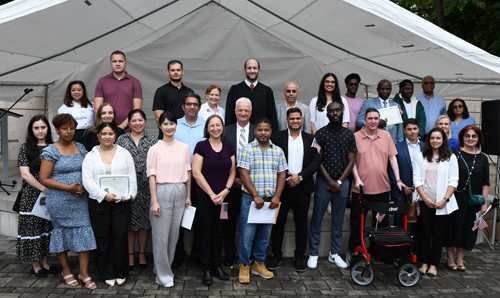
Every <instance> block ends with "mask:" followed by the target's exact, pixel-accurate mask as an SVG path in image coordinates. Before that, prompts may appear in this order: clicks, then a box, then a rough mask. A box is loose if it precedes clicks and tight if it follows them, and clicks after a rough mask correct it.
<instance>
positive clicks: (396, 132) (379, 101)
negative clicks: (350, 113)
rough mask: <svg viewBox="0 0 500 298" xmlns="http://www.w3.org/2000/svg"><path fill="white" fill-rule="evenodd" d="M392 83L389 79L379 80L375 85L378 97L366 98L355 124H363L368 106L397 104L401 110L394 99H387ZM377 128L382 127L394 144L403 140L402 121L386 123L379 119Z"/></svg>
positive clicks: (379, 106)
mask: <svg viewBox="0 0 500 298" xmlns="http://www.w3.org/2000/svg"><path fill="white" fill-rule="evenodd" d="M391 91H392V85H391V82H390V81H389V80H386V79H384V80H381V81H380V82H379V83H378V86H377V92H378V97H375V98H372V99H368V100H367V101H365V102H364V103H363V105H362V106H361V110H360V111H359V115H358V118H356V126H357V127H359V128H361V127H363V126H365V113H366V110H367V109H368V108H375V109H377V110H380V109H383V108H388V107H392V106H397V107H398V109H399V110H400V111H401V107H400V106H399V105H398V104H397V103H395V102H394V101H392V100H390V99H389V96H390V95H391ZM378 128H380V129H384V130H386V131H387V132H389V134H390V135H391V137H392V141H393V142H394V144H397V143H399V142H402V141H403V123H399V124H393V125H387V123H386V122H385V120H384V119H380V122H379V126H378Z"/></svg>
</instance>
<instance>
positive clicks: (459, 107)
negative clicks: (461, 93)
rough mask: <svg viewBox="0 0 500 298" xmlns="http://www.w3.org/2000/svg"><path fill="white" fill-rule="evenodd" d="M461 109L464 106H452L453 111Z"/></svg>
mask: <svg viewBox="0 0 500 298" xmlns="http://www.w3.org/2000/svg"><path fill="white" fill-rule="evenodd" d="M463 107H464V105H456V106H453V108H454V109H461V108H463Z"/></svg>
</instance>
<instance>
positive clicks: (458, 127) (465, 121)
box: [451, 116, 476, 139]
mask: <svg viewBox="0 0 500 298" xmlns="http://www.w3.org/2000/svg"><path fill="white" fill-rule="evenodd" d="M471 124H472V125H476V120H474V118H472V116H469V118H467V119H463V118H462V120H460V122H459V123H458V124H457V123H456V122H455V121H451V137H452V138H456V139H458V134H459V133H460V131H461V130H462V129H464V127H466V126H467V125H471Z"/></svg>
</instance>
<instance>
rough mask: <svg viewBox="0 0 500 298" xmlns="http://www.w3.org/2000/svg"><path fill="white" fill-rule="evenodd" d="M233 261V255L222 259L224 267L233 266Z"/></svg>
mask: <svg viewBox="0 0 500 298" xmlns="http://www.w3.org/2000/svg"><path fill="white" fill-rule="evenodd" d="M233 260H234V256H233V255H230V256H226V257H225V258H224V266H233Z"/></svg>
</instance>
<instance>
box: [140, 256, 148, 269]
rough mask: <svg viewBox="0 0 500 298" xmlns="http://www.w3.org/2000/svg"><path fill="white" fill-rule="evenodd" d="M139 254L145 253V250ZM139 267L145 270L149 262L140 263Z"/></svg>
mask: <svg viewBox="0 0 500 298" xmlns="http://www.w3.org/2000/svg"><path fill="white" fill-rule="evenodd" d="M139 254H140V255H143V254H144V253H143V252H139ZM139 267H140V268H141V269H143V270H144V269H146V268H148V263H146V264H141V263H139Z"/></svg>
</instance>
